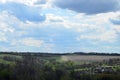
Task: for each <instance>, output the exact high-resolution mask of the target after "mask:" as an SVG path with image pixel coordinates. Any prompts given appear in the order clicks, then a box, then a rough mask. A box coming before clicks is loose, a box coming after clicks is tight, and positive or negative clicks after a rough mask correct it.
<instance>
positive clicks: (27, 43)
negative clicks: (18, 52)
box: [19, 38, 44, 47]
mask: <svg viewBox="0 0 120 80" xmlns="http://www.w3.org/2000/svg"><path fill="white" fill-rule="evenodd" d="M19 42H20V43H21V44H23V45H25V46H33V47H41V46H42V44H43V43H44V41H43V40H38V39H33V38H25V39H22V40H20V41H19Z"/></svg>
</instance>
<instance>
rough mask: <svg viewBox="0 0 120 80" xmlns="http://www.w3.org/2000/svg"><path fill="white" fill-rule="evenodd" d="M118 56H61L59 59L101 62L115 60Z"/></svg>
mask: <svg viewBox="0 0 120 80" xmlns="http://www.w3.org/2000/svg"><path fill="white" fill-rule="evenodd" d="M117 58H120V56H103V55H63V56H61V59H62V60H64V61H69V60H70V61H73V62H101V61H104V60H109V59H117Z"/></svg>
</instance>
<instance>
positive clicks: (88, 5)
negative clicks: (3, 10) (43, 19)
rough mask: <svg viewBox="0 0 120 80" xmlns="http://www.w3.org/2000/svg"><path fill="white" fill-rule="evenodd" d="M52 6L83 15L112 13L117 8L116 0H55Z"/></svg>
mask: <svg viewBox="0 0 120 80" xmlns="http://www.w3.org/2000/svg"><path fill="white" fill-rule="evenodd" d="M53 4H55V5H56V6H57V7H60V8H62V9H69V10H73V11H76V12H78V13H85V14H98V13H106V12H112V11H117V10H118V8H119V3H118V2H117V0H109V1H107V0H68V1H67V0H55V1H54V3H53Z"/></svg>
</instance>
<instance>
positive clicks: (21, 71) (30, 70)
mask: <svg viewBox="0 0 120 80" xmlns="http://www.w3.org/2000/svg"><path fill="white" fill-rule="evenodd" d="M64 55H65V56H67V55H68V56H69V55H77V56H78V55H79V56H81V55H83V54H49V53H46V54H45V53H44V54H41V53H16V52H14V53H12V52H11V53H7V52H6V53H5V52H4V53H3V52H1V53H0V80H120V56H119V55H117V54H116V55H117V57H116V58H112V59H109V60H102V61H99V62H96V61H91V62H84V61H82V60H81V61H79V62H78V61H77V62H76V61H74V60H67V61H65V60H62V58H61V57H62V56H64ZM93 55H96V54H94V53H93ZM85 56H89V55H88V54H87V55H85ZM99 56H101V55H99ZM102 56H103V55H102ZM105 56H108V55H105ZM109 56H110V55H109ZM111 56H115V55H111Z"/></svg>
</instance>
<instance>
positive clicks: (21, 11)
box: [0, 2, 46, 22]
mask: <svg viewBox="0 0 120 80" xmlns="http://www.w3.org/2000/svg"><path fill="white" fill-rule="evenodd" d="M0 7H1V8H0V11H4V10H5V11H7V12H8V13H9V14H11V15H14V16H16V17H17V18H18V19H19V20H21V21H23V22H26V21H32V22H41V21H44V20H45V19H46V17H45V15H41V11H40V9H37V8H34V7H30V6H27V5H24V4H20V3H13V2H12V3H6V4H0Z"/></svg>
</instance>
